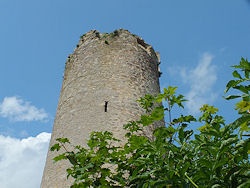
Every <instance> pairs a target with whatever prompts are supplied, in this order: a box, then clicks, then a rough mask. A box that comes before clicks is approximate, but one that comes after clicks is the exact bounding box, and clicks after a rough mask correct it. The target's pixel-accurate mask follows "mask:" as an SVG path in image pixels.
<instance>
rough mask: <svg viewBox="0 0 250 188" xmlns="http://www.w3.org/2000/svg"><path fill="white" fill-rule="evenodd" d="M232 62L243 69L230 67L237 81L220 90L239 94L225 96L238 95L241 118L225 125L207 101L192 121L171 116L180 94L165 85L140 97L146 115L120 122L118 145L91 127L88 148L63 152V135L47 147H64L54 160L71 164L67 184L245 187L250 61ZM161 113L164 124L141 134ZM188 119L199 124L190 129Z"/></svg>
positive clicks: (247, 178)
mask: <svg viewBox="0 0 250 188" xmlns="http://www.w3.org/2000/svg"><path fill="white" fill-rule="evenodd" d="M233 67H234V68H236V69H240V70H241V71H243V74H240V73H239V72H238V71H237V70H235V71H234V72H233V76H234V78H235V79H236V80H231V81H229V82H228V84H227V86H226V90H225V92H228V90H229V89H230V88H232V89H236V90H238V91H240V92H241V93H243V94H242V95H229V96H227V97H225V98H226V99H227V100H230V99H235V98H241V101H240V102H238V103H237V104H236V108H235V109H236V110H238V113H239V114H240V118H238V119H237V120H235V121H234V122H233V123H230V124H227V125H226V124H225V120H224V118H223V117H222V116H220V115H218V114H217V112H218V109H217V108H214V107H213V106H209V105H203V107H201V109H200V110H201V112H202V115H201V116H200V118H199V119H197V120H196V119H195V118H194V117H193V116H191V115H187V116H183V115H180V116H179V117H178V118H175V119H173V120H172V119H171V112H172V109H173V107H174V106H176V107H180V108H184V107H183V102H184V101H185V99H184V96H182V95H176V94H175V90H176V87H168V89H164V92H163V93H161V94H159V95H157V96H151V95H146V96H145V97H144V98H141V99H140V100H139V102H140V104H141V105H142V107H143V108H144V109H145V110H146V114H147V115H142V116H141V119H140V120H139V121H131V122H129V123H128V124H126V125H125V126H124V129H126V130H127V134H126V135H125V137H126V138H127V142H126V143H125V145H123V146H119V145H121V144H119V142H120V141H119V139H117V138H114V137H113V135H112V133H111V132H107V131H106V132H92V133H91V137H90V139H89V140H88V147H86V148H84V147H82V146H75V147H74V148H75V150H74V151H67V145H68V144H70V141H69V140H68V139H67V138H58V139H57V141H58V143H57V144H55V145H54V146H53V147H52V148H51V150H52V151H55V150H57V151H58V150H60V149H64V150H65V152H64V153H63V154H61V155H59V156H57V157H55V158H54V160H55V161H59V160H69V162H70V163H71V167H70V168H68V169H67V173H68V177H69V176H71V177H73V178H74V180H75V181H74V183H73V185H72V186H71V187H72V188H77V187H213V188H215V187H249V185H250V175H249V159H248V155H249V151H250V146H249V143H250V142H249V134H248V133H249V120H250V112H249V110H250V102H249V85H248V83H249V72H250V63H249V62H248V61H247V60H245V59H243V58H242V59H241V62H240V64H239V65H236V66H233ZM242 75H243V76H242ZM162 102H163V103H165V102H166V104H167V105H166V106H167V107H163V106H162V105H161V104H162ZM165 113H166V114H167V116H169V117H168V120H167V121H168V123H167V126H166V127H160V128H156V129H155V130H154V133H153V136H152V137H147V136H145V135H144V134H143V127H146V126H150V125H152V124H153V122H154V121H159V120H161V119H163V118H164V114H165ZM165 118H166V117H165ZM166 119H167V118H166ZM193 122H200V123H201V124H202V126H201V127H200V128H199V129H198V131H196V132H197V133H195V134H194V131H193V130H192V123H193Z"/></svg>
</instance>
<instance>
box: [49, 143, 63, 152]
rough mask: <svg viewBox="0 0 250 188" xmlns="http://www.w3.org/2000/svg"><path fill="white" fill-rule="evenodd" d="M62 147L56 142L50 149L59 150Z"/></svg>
mask: <svg viewBox="0 0 250 188" xmlns="http://www.w3.org/2000/svg"><path fill="white" fill-rule="evenodd" d="M60 149H61V146H60V145H59V144H54V145H53V146H52V147H51V148H50V151H55V150H56V151H59V150H60Z"/></svg>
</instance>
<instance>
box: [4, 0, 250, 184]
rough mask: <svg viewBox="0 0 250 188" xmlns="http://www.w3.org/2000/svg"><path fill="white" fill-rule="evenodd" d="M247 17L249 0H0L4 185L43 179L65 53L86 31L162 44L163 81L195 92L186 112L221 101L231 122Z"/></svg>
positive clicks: (248, 50) (247, 37)
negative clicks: (231, 90)
mask: <svg viewBox="0 0 250 188" xmlns="http://www.w3.org/2000/svg"><path fill="white" fill-rule="evenodd" d="M249 20H250V1H248V0H237V1H236V0H220V1H218V0H209V1H208V0H207V1H201V0H189V1H186V0H175V1H173V0H155V1H149V0H106V1H101V0H95V1H93V0H84V1H83V0H71V1H69V0H53V1H51V0H22V1H20V0H0V24H1V27H0V28H1V29H0V56H1V59H0V65H1V68H0V182H3V183H2V184H3V188H5V187H6V188H7V187H8V188H11V187H16V184H15V183H16V182H18V187H21V188H22V187H25V188H29V187H32V188H34V187H39V184H40V179H41V174H42V171H43V166H44V160H45V156H46V152H47V149H48V142H49V138H50V133H51V130H52V126H53V121H54V116H55V113H56V107H57V102H58V98H59V94H60V88H61V85H62V76H63V71H64V65H65V61H66V59H67V56H68V55H69V54H70V53H72V52H73V49H74V48H75V46H76V44H77V43H78V40H79V38H80V36H81V35H82V34H84V33H86V32H88V31H89V30H91V29H96V30H99V31H100V32H112V31H114V30H115V29H118V28H124V29H128V30H129V31H130V32H132V33H134V34H137V35H139V36H140V37H142V38H143V39H144V40H145V41H146V42H147V43H149V44H151V45H152V46H153V47H154V49H155V50H156V51H159V52H160V55H161V62H162V64H161V71H162V72H163V74H162V77H161V80H160V82H161V88H163V87H167V86H168V85H172V86H178V91H179V93H182V94H184V95H185V96H187V98H188V99H189V100H190V102H188V103H187V104H186V110H185V112H184V113H192V114H194V115H198V113H197V109H198V107H199V105H200V104H203V103H209V104H215V105H216V106H217V107H219V108H220V113H221V114H222V115H223V116H225V117H226V119H227V122H230V121H232V120H233V118H235V117H236V113H235V112H234V111H233V110H232V107H233V104H234V103H231V102H227V101H225V100H223V99H222V96H223V91H224V89H225V84H226V83H227V81H228V80H230V79H231V78H232V76H231V72H232V68H230V66H231V65H234V64H237V63H238V62H239V61H240V58H241V57H245V58H248V59H250V45H249V44H250V21H249ZM14 156H15V160H14V159H13V158H14ZM27 156H28V157H27ZM17 163H18V165H17ZM34 166H35V167H36V168H34ZM23 167H25V169H26V170H25V172H24V171H23V170H22V169H23ZM3 169H4V170H3ZM12 169H15V171H16V173H14V174H13V171H11V170H12ZM10 175H11V176H12V178H8V177H9V176H10ZM31 176H32V177H35V178H32V180H30V178H29V177H31ZM25 177H26V178H25ZM27 177H28V179H27ZM27 180H29V181H27Z"/></svg>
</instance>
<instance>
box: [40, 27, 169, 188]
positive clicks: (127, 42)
mask: <svg viewBox="0 0 250 188" xmlns="http://www.w3.org/2000/svg"><path fill="white" fill-rule="evenodd" d="M158 66H159V59H158V57H157V55H156V53H155V52H154V50H153V48H152V47H151V46H150V45H148V44H146V43H145V42H144V40H143V39H141V38H140V37H138V36H136V35H133V34H131V33H129V32H128V31H127V30H122V29H120V30H117V31H115V32H114V33H110V34H101V33H99V32H98V31H95V30H94V31H90V32H88V33H86V34H85V35H83V36H82V37H81V39H80V42H79V44H78V45H77V48H76V49H75V50H74V53H73V54H72V55H70V56H69V57H68V60H67V63H66V66H65V72H64V80H63V85H62V89H61V95H60V98H59V103H58V107H57V112H56V117H55V122H54V127H53V132H52V138H51V141H50V147H51V146H52V145H54V144H55V139H56V138H58V137H67V138H69V140H70V141H71V143H72V144H73V145H79V144H81V145H86V141H87V139H88V137H89V134H90V132H91V131H100V130H107V131H112V132H113V133H114V136H116V137H119V138H123V137H124V130H123V125H124V124H126V123H127V122H128V121H131V120H137V119H138V118H139V115H140V114H142V113H143V112H144V111H143V109H142V108H141V107H140V106H139V105H138V103H137V102H136V100H137V99H139V98H140V97H143V96H144V95H145V94H157V93H159V91H160V88H159V72H158ZM105 101H109V102H108V105H107V112H105V111H104V105H105ZM163 124H164V121H159V122H158V125H156V126H162V125H163ZM150 131H151V130H147V132H146V134H150ZM56 155H58V153H56V152H50V151H49V152H48V155H47V160H46V166H45V169H44V174H43V178H42V183H41V188H64V187H65V188H66V187H70V185H71V183H72V179H68V180H67V179H66V168H67V167H68V165H69V164H68V163H67V162H66V161H60V162H57V163H54V162H53V160H52V159H53V158H54V157H55V156H56Z"/></svg>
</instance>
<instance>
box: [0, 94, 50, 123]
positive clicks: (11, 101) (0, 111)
mask: <svg viewBox="0 0 250 188" xmlns="http://www.w3.org/2000/svg"><path fill="white" fill-rule="evenodd" d="M0 115H1V116H2V117H5V118H9V119H10V120H11V121H35V120H45V119H46V118H48V114H47V113H46V112H45V110H44V109H37V108H36V107H35V106H32V105H31V104H30V102H27V101H23V100H22V99H20V98H18V97H5V98H4V100H3V102H2V103H0Z"/></svg>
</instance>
